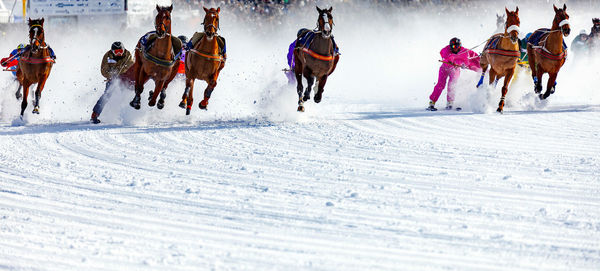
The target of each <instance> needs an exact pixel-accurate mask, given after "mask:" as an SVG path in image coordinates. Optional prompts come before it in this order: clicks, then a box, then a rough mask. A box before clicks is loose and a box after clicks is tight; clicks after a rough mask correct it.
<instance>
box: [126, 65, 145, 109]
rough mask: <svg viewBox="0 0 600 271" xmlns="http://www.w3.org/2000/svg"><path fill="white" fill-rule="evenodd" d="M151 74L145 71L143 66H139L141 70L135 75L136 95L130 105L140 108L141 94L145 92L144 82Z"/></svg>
mask: <svg viewBox="0 0 600 271" xmlns="http://www.w3.org/2000/svg"><path fill="white" fill-rule="evenodd" d="M148 78H149V76H148V75H147V74H146V73H145V72H144V69H143V67H139V72H138V74H137V75H136V77H135V97H133V100H132V101H131V102H130V103H129V105H130V106H131V107H133V108H135V109H137V110H139V109H140V103H141V99H142V98H141V95H142V92H144V83H146V81H148Z"/></svg>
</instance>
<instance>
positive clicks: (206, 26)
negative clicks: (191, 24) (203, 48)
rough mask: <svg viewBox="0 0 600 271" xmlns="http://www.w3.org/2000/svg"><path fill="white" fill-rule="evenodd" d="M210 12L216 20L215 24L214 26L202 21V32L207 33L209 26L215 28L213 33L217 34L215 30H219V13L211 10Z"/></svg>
mask: <svg viewBox="0 0 600 271" xmlns="http://www.w3.org/2000/svg"><path fill="white" fill-rule="evenodd" d="M210 14H213V16H215V19H214V21H216V22H217V25H216V26H215V25H214V24H212V23H211V24H205V23H204V22H202V25H204V33H208V30H209V29H210V28H212V29H214V30H215V35H216V34H217V31H219V29H220V28H219V15H218V14H217V13H216V12H213V11H211V12H210ZM207 15H208V14H207Z"/></svg>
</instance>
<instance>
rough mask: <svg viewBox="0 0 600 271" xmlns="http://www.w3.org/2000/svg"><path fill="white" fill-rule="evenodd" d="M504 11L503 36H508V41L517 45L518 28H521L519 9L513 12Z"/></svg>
mask: <svg viewBox="0 0 600 271" xmlns="http://www.w3.org/2000/svg"><path fill="white" fill-rule="evenodd" d="M504 9H505V10H506V24H505V25H506V28H505V32H504V35H510V41H512V43H513V44H514V43H517V41H519V31H520V29H519V26H521V20H520V19H519V7H517V9H516V10H515V11H509V10H508V9H507V8H504Z"/></svg>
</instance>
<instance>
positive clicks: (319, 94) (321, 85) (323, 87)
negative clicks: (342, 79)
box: [315, 75, 327, 103]
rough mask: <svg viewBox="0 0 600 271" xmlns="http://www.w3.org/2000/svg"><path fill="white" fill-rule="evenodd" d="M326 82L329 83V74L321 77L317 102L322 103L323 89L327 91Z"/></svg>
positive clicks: (316, 95) (316, 96) (316, 94)
mask: <svg viewBox="0 0 600 271" xmlns="http://www.w3.org/2000/svg"><path fill="white" fill-rule="evenodd" d="M325 83H327V75H323V77H321V78H320V79H319V86H318V89H317V93H315V103H320V102H321V98H322V97H323V91H325Z"/></svg>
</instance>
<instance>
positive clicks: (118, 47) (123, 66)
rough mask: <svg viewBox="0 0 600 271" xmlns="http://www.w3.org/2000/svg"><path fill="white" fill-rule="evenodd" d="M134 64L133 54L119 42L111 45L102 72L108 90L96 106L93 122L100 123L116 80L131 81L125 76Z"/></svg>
mask: <svg viewBox="0 0 600 271" xmlns="http://www.w3.org/2000/svg"><path fill="white" fill-rule="evenodd" d="M133 64H134V60H133V57H132V55H131V53H130V52H129V51H127V50H126V49H125V48H124V47H123V44H122V43H121V42H119V41H116V42H114V43H113V44H112V45H111V48H110V50H109V51H108V52H106V54H104V57H103V58H102V65H101V68H100V72H101V73H102V76H104V77H106V88H105V89H104V94H102V96H101V97H100V99H98V102H96V105H95V106H94V109H93V112H92V117H91V119H90V121H91V122H93V123H95V124H98V123H100V119H98V117H99V116H100V114H101V113H102V109H104V105H105V104H106V102H108V99H110V96H111V95H112V92H113V90H112V89H111V86H112V85H113V83H115V81H116V80H129V79H127V78H125V74H126V72H127V71H128V70H129V68H131V66H133Z"/></svg>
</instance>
